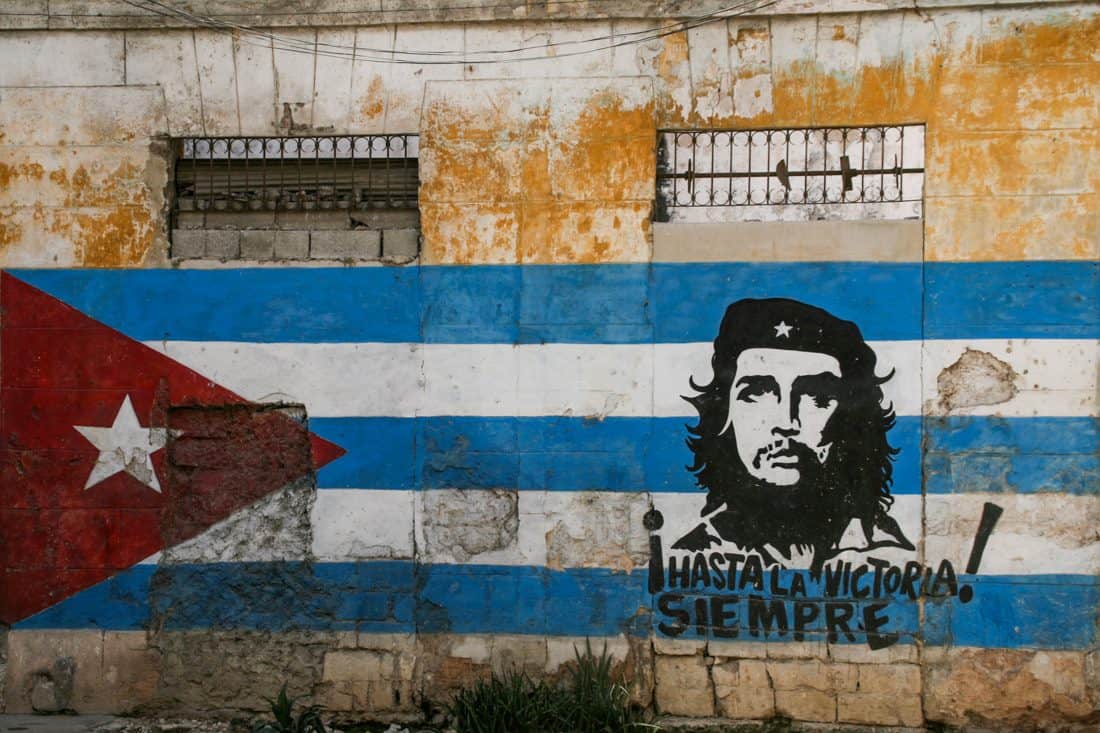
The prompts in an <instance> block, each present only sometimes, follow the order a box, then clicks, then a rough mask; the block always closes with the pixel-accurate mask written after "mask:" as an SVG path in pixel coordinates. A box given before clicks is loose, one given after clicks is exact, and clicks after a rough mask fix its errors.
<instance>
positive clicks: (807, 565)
mask: <svg viewBox="0 0 1100 733" xmlns="http://www.w3.org/2000/svg"><path fill="white" fill-rule="evenodd" d="M877 363H878V359H877V356H876V354H875V352H874V350H873V349H872V348H871V347H870V346H869V345H868V344H867V343H866V341H864V339H863V336H862V334H861V333H860V330H859V327H858V326H857V325H856V324H855V323H852V322H851V321H845V320H842V319H839V318H837V317H835V316H833V315H831V314H830V313H828V312H827V311H825V310H822V309H820V308H816V307H814V306H811V305H808V304H806V303H802V302H799V301H797V300H791V299H787V298H768V299H761V300H755V299H744V300H739V301H737V302H735V303H733V304H731V305H730V306H729V307H728V308H727V309H726V312H725V316H724V317H723V319H722V322H721V325H720V327H719V330H718V335H717V338H716V339H715V341H714V354H713V357H712V358H711V371H712V375H713V376H712V378H711V380H710V381H709V382H706V383H703V384H699V383H696V381H695V379H694V377H692V378H690V380H689V384H690V386H691V388H692V390H694V392H695V394H693V395H692V396H687V397H684V399H685V400H687V401H688V402H689V403H690V404H691V405H692V406H693V407H694V408H695V410H697V411H698V414H699V422H698V423H697V424H695V425H693V426H689V427H688V432H689V437H688V438H687V444H688V446H689V447H690V449H691V452H692V454H693V455H694V462H693V463H692V464H691V465H690V466H688V471H689V472H690V473H692V474H693V476H694V477H695V481H696V483H697V484H698V485H699V487H700V488H702V489H703V490H705V491H706V499H705V501H704V503H703V507H702V509H701V510H700V512H699V514H700V515H701V517H702V522H700V523H698V524H696V525H695V526H694V527H693V528H692V529H690V530H689V531H687V532H686V533H684V534H683V536H681V537H680V538H679V539H676V540H674V541H673V542H672V544H671V547H670V548H669V550H668V551H665V550H664V548H663V546H662V543H661V538H660V537H659V536H654V537H653V538H652V541H651V547H650V550H651V557H650V571H649V572H650V582H649V588H650V590H651V591H652V592H655V593H660V595H659V596H657V598H656V608H657V617H658V623H657V629H658V631H659V632H661V633H664V634H667V635H669V636H672V637H676V636H679V635H681V634H683V633H684V632H685V631H687V630H688V629H689V628H691V627H694V629H695V630H696V631H697V633H698V634H699V635H700V636H712V637H715V638H737V637H738V636H739V635H740V632H741V630H742V629H743V630H744V631H745V632H746V634H747V635H751V636H753V637H757V638H768V637H769V636H771V637H773V638H779V639H782V638H784V637H786V636H788V634H789V635H790V636H791V638H792V639H794V640H796V641H803V640H804V639H806V638H807V635H808V634H809V635H818V634H814V632H821V631H824V634H825V637H826V638H827V639H828V640H829V641H831V642H837V641H840V640H842V639H843V640H845V641H849V642H850V641H855V640H856V635H857V634H858V635H859V636H860V638H861V639H864V640H866V641H867V643H868V644H869V645H870V646H871V647H872V648H882V647H885V646H890V645H891V644H894V643H896V642H897V641H898V639H899V638H900V635H901V633H900V632H899V631H898V630H897V626H898V625H897V624H896V623H895V624H893V625H892V629H893V630H891V631H889V632H883V631H882V630H883V629H884V627H887V626H889V625H891V618H890V616H889V614H888V613H887V611H888V609H889V608H890V606H891V603H892V602H905V601H917V600H919V599H920V598H922V597H928V598H941V599H942V598H950V597H955V596H958V597H959V598H960V600H961V601H962V602H964V603H966V602H969V601H970V600H971V598H972V597H973V590H972V589H971V588H970V587H969V586H966V585H963V586H960V584H959V581H958V575H957V573H956V571H955V569H954V567H953V565H952V563H951V562H950V561H949V560H946V559H945V560H943V561H942V562H941V563H940V564H939V566H938V568H933V567H931V566H924V565H922V564H921V563H920V562H917V561H916V560H915V559H914V560H909V561H903V560H895V562H896V563H897V564H895V562H891V560H890V559H883V558H876V557H874V556H872V555H871V554H870V553H872V552H877V551H882V550H886V549H894V550H901V551H905V552H907V553H910V554H912V555H914V556H915V554H916V553H915V551H916V546H915V545H914V544H913V542H912V541H911V540H910V539H909V537H908V536H907V535H906V532H905V530H904V529H903V528H902V527H901V525H899V523H898V521H897V520H896V519H895V518H894V517H892V516H891V515H890V509H891V507H892V505H893V504H894V497H893V496H892V495H891V493H890V487H891V486H892V484H893V483H894V460H895V456H896V455H897V454H898V453H899V452H900V449H899V448H897V447H894V446H892V445H891V444H890V440H889V432H890V430H891V429H892V428H893V427H894V425H895V423H896V415H895V413H894V409H893V405H892V404H890V403H884V400H885V397H884V394H883V390H882V385H884V384H885V383H887V382H888V381H890V379H891V378H892V377H893V376H894V370H893V369H891V370H890V371H889V372H888V373H886V374H883V375H881V376H880V374H879V371H878V369H877V368H876V367H877ZM1001 512H1002V510H1001V508H1000V507H998V506H997V505H995V504H987V505H986V510H985V514H983V518H982V524H981V528H980V529H979V537H978V540H977V541H976V542H975V546H974V551H973V553H972V555H971V560H970V563H969V564H968V567H967V572H968V573H971V574H973V573H975V572H977V567H978V564H979V562H980V558H981V554H982V552H983V550H984V547H985V543H986V541H987V539H988V535H989V533H990V532H991V531H992V529H993V526H994V524H995V523H996V521H997V518H998V517H999V516H1000V514H1001ZM646 525H647V529H650V530H654V531H656V530H659V529H661V528H662V526H663V525H664V517H663V516H662V515H661V513H660V512H659V511H656V510H653V511H651V512H650V514H649V515H647V517H646ZM916 529H919V527H918V528H916ZM666 533H667V531H666ZM893 557H894V558H897V557H898V553H896V552H895V553H894V554H893ZM841 558H843V559H841ZM666 563H667V565H666ZM910 612H911V611H910ZM902 613H903V615H905V612H902ZM895 615H896V613H895Z"/></svg>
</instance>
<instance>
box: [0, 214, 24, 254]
mask: <svg viewBox="0 0 1100 733" xmlns="http://www.w3.org/2000/svg"><path fill="white" fill-rule="evenodd" d="M22 237H23V227H21V226H19V224H18V223H16V221H15V216H14V215H12V214H5V213H4V212H2V211H0V247H5V246H7V245H9V244H13V243H15V242H18V241H19V240H20V239H22Z"/></svg>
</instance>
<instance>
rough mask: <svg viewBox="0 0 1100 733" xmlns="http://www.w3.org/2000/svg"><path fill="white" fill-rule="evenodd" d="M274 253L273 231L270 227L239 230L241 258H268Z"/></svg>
mask: <svg viewBox="0 0 1100 733" xmlns="http://www.w3.org/2000/svg"><path fill="white" fill-rule="evenodd" d="M274 254H275V232H274V231H272V230H270V229H250V230H247V231H243V232H241V258H242V259H246V260H270V259H271V258H272V256H274Z"/></svg>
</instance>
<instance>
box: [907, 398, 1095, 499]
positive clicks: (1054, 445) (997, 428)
mask: <svg viewBox="0 0 1100 733" xmlns="http://www.w3.org/2000/svg"><path fill="white" fill-rule="evenodd" d="M924 424H925V435H926V436H927V441H926V443H925V449H926V452H925V464H924V465H925V481H926V485H927V490H928V492H929V493H935V494H961V493H969V492H975V491H993V492H1008V493H1020V494H1030V493H1035V492H1042V491H1057V492H1061V493H1067V494H1081V495H1085V494H1091V495H1095V494H1098V493H1100V455H1097V452H1096V446H1098V445H1100V420H1098V419H1097V418H1093V417H1027V418H1004V417H945V418H925V423H924Z"/></svg>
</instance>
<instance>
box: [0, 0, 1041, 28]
mask: <svg viewBox="0 0 1100 733" xmlns="http://www.w3.org/2000/svg"><path fill="white" fill-rule="evenodd" d="M1058 1H1059V0H1047V3H1044V4H1054V3H1056V2H1058ZM16 4H17V7H18V9H19V11H21V12H16V13H14V14H8V15H0V29H14V28H28V29H29V28H35V29H44V28H68V29H74V28H75V29H83V28H125V29H136V28H199V27H201V25H200V24H199V23H197V22H189V21H187V20H185V19H183V18H179V17H175V16H169V17H165V16H163V15H158V14H156V13H154V12H152V11H141V10H138V9H136V8H135V7H134V6H132V5H129V4H127V3H126V2H124V0H100V2H97V3H95V12H89V9H88V6H89V3H87V2H86V1H84V0H53V1H52V2H50V3H49V4H48V5H47V4H45V3H44V0H16ZM1034 4H1036V2H1035V0H914V1H910V2H906V1H905V0H878V2H875V3H873V9H874V10H877V11H881V10H920V9H936V8H952V7H990V6H1001V5H1034ZM178 5H179V6H180V9H181V10H188V11H191V12H196V13H201V14H203V15H205V16H206V17H213V18H216V19H217V20H220V21H223V22H232V23H239V24H242V25H252V26H258V27H261V28H269V27H274V28H279V27H302V26H311V25H312V26H346V25H359V26H367V25H383V24H392V23H439V22H442V23H447V22H461V21H523V20H556V21H561V20H589V19H607V18H624V19H626V18H653V19H664V18H669V19H677V20H679V19H682V18H687V17H691V16H697V15H702V14H705V13H712V12H714V11H715V10H716V9H717V8H719V7H721V3H716V2H708V1H707V0H672V1H669V0H609V1H608V2H602V3H599V4H592V3H580V2H573V3H558V2H550V1H549V0H548V1H547V2H529V1H527V0H483V2H474V1H473V0H466V2H442V3H441V2H432V1H431V0H318V1H317V2H313V3H310V4H309V5H310V12H304V11H301V4H300V3H293V2H289V0H272V1H271V2H270V3H268V7H267V8H265V11H264V12H256V4H255V3H254V2H247V0H210V1H209V2H194V1H187V2H181V3H178ZM868 8H869V4H868V3H867V2H865V0H831V1H830V2H825V3H809V2H805V0H779V2H777V3H775V4H774V5H769V6H767V7H764V8H761V9H760V10H758V11H756V12H755V13H752V15H757V16H772V15H806V14H816V13H854V12H862V11H866V10H868Z"/></svg>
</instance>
